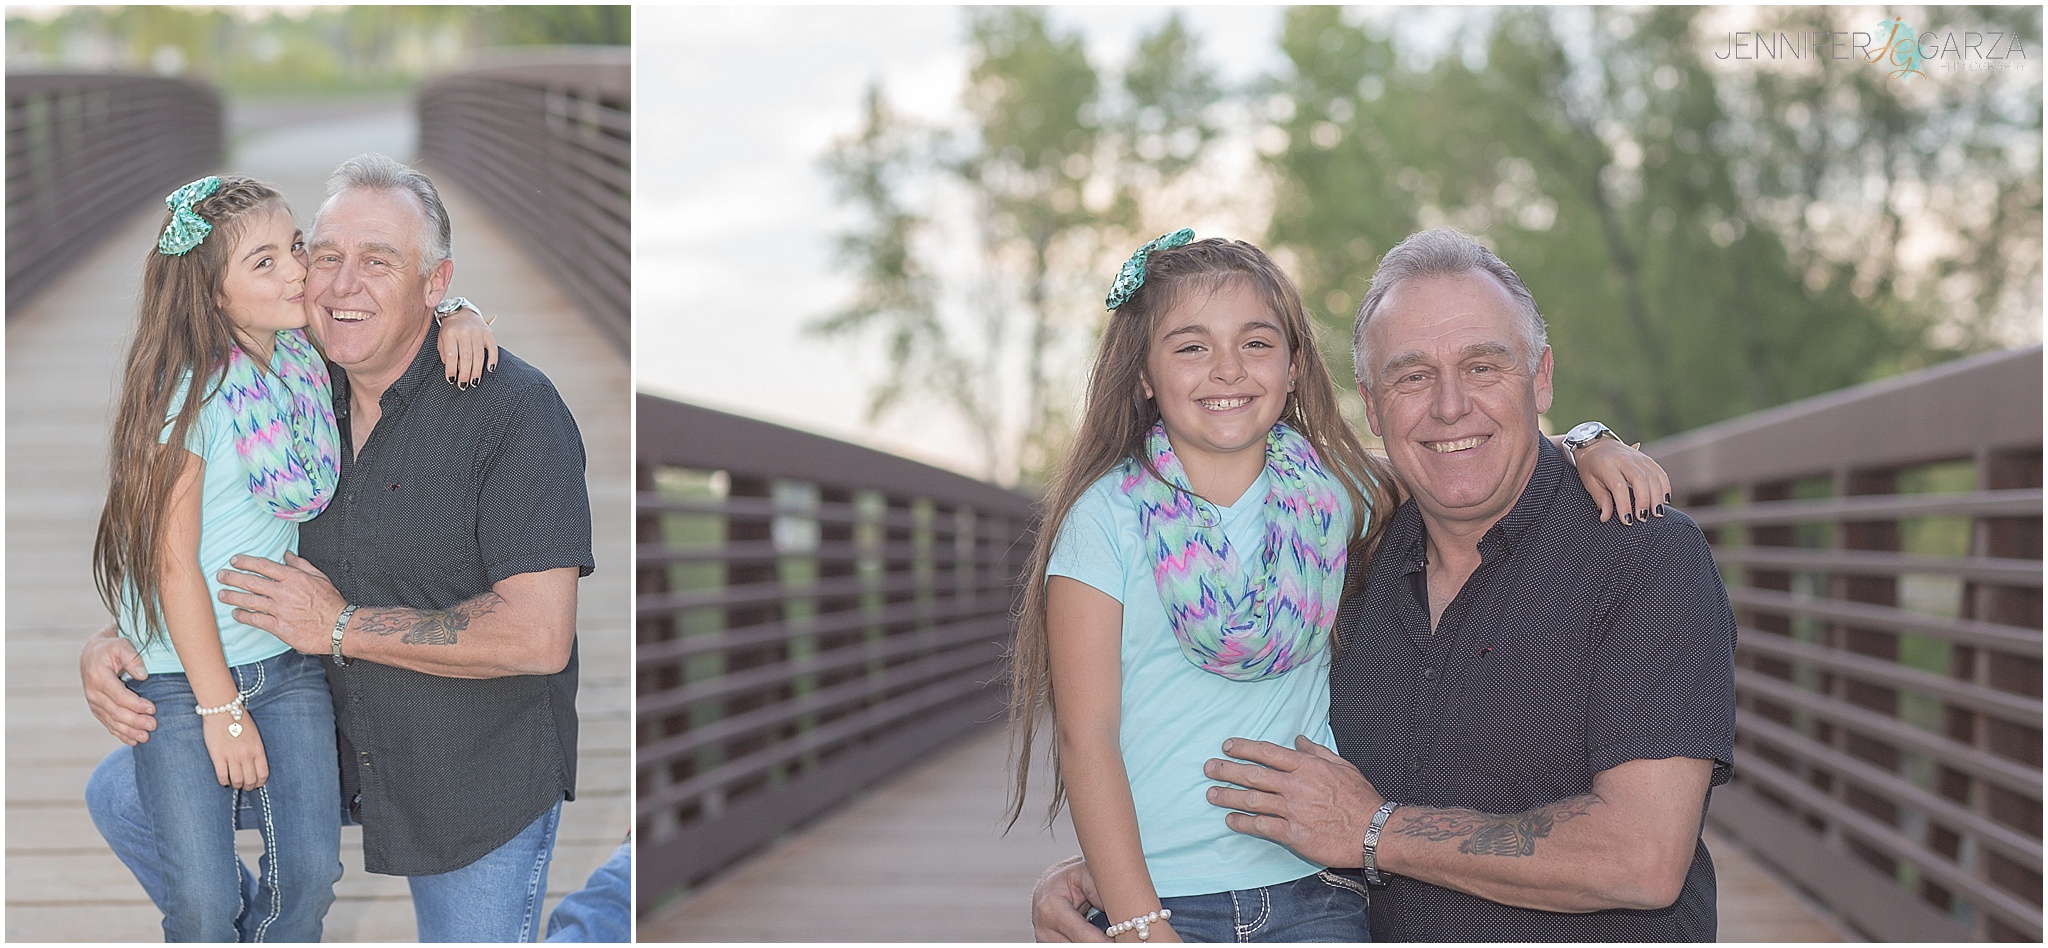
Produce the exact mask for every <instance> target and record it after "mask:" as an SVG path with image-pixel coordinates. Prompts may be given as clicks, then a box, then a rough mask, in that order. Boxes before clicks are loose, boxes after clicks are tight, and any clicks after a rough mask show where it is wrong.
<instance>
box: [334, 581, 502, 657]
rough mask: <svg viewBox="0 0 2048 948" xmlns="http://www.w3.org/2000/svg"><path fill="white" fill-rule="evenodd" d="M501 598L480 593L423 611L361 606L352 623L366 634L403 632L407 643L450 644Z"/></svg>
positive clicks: (495, 608)
mask: <svg viewBox="0 0 2048 948" xmlns="http://www.w3.org/2000/svg"><path fill="white" fill-rule="evenodd" d="M504 602H505V600H504V599H503V598H502V597H500V596H499V595H498V594H497V593H494V592H492V593H484V594H483V595H481V596H478V597H476V598H475V599H471V600H469V601H468V602H465V603H462V604H461V605H458V606H456V607H455V608H453V609H443V610H440V611H438V612H427V611H425V610H421V609H376V610H368V609H365V610H363V611H361V612H358V613H356V615H355V622H354V623H353V625H354V627H355V628H356V629H357V630H358V631H360V632H366V633H369V634H370V635H381V636H392V635H403V636H404V637H403V638H401V639H399V641H401V642H404V643H405V644H407V645H454V644H455V643H456V640H457V639H459V638H460V637H461V635H462V633H463V632H465V631H467V630H468V629H469V624H470V623H471V622H472V621H475V620H476V619H477V618H478V617H481V616H486V615H490V614H491V613H492V612H495V611H497V608H498V606H500V605H502V604H504Z"/></svg>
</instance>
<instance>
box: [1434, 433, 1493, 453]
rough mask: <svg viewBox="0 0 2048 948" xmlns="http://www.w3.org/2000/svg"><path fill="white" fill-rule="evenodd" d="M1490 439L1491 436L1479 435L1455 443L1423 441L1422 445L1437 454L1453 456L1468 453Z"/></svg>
mask: <svg viewBox="0 0 2048 948" xmlns="http://www.w3.org/2000/svg"><path fill="white" fill-rule="evenodd" d="M1492 437H1493V436H1492V435H1479V436H1477V437H1472V438H1461V439H1459V440H1457V441H1424V442H1423V443H1422V445H1423V447H1426V448H1428V449H1430V450H1431V451H1435V452H1436V453H1438V454H1455V453H1457V452H1459V451H1470V450H1472V449H1473V448H1476V447H1479V446H1480V445H1482V444H1485V443H1486V442H1487V441H1488V440H1490V439H1492Z"/></svg>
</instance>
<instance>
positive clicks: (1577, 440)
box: [1564, 421, 1607, 448]
mask: <svg viewBox="0 0 2048 948" xmlns="http://www.w3.org/2000/svg"><path fill="white" fill-rule="evenodd" d="M1606 430H1607V426H1606V425H1603V424H1601V423H1599V422H1597V421H1588V422H1584V423H1582V424H1580V425H1579V426H1578V427H1576V428H1573V429H1572V430H1570V431H1567V432H1565V435H1564V443H1566V444H1569V445H1571V446H1572V447H1575V448H1576V447H1579V446H1581V445H1585V444H1590V443H1592V441H1593V439H1595V438H1598V437H1600V434H1601V433H1602V432H1604V431H1606Z"/></svg>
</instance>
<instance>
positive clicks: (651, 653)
mask: <svg viewBox="0 0 2048 948" xmlns="http://www.w3.org/2000/svg"><path fill="white" fill-rule="evenodd" d="M1011 590H1012V587H1008V586H1003V587H996V588H994V590H993V592H992V593H991V594H984V595H976V596H956V597H953V598H950V599H941V600H939V601H938V602H937V603H934V604H932V608H930V609H926V608H924V606H925V604H924V603H920V602H915V601H912V602H898V603H891V604H889V605H887V606H884V607H882V609H881V610H880V611H879V612H869V611H867V610H864V609H861V610H857V609H847V610H842V611H838V612H827V613H820V614H819V615H817V616H816V617H815V618H814V619H811V620H809V621H806V622H805V623H803V624H802V625H798V624H796V623H793V622H790V621H788V620H785V619H778V620H776V621H774V622H764V623H760V624H758V625H748V626H738V627H735V628H730V629H725V630H722V631H718V632H707V633H702V634H698V635H686V636H682V637H680V638H674V639H669V640H667V641H664V642H642V643H640V645H639V646H638V647H636V648H635V649H634V660H635V663H636V666H637V667H638V668H639V669H640V670H642V671H651V670H654V669H658V668H663V667H667V666H672V665H677V664H680V663H682V662H685V661H688V660H690V659H692V658H696V657H697V656H699V655H710V654H716V653H719V652H729V651H738V650H741V649H749V648H760V647H762V646H768V645H780V644H783V643H786V642H790V641H793V640H795V639H799V638H819V637H824V636H829V635H837V634H841V633H846V632H852V631H854V630H856V629H864V628H867V627H869V626H881V627H883V628H887V627H889V626H892V625H901V624H903V623H907V622H916V621H919V620H924V619H929V620H931V621H933V622H941V623H944V622H953V621H956V620H959V619H963V618H969V617H975V616H992V615H1008V614H1009V606H1010V593H1011ZM895 634H898V635H903V634H909V633H902V632H899V633H895Z"/></svg>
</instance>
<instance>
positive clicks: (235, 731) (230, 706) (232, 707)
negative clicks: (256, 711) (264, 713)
mask: <svg viewBox="0 0 2048 948" xmlns="http://www.w3.org/2000/svg"><path fill="white" fill-rule="evenodd" d="M243 697H244V696H243V695H239V694H238V695H235V700H233V701H230V702H228V703H227V704H224V705H221V706H220V707H218V708H208V707H205V706H202V705H197V704H195V705H193V706H192V710H194V711H197V712H199V716H200V717H206V716H207V715H211V714H223V713H225V714H230V715H233V719H232V720H230V721H228V736H229V737H241V736H242V698H243Z"/></svg>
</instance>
